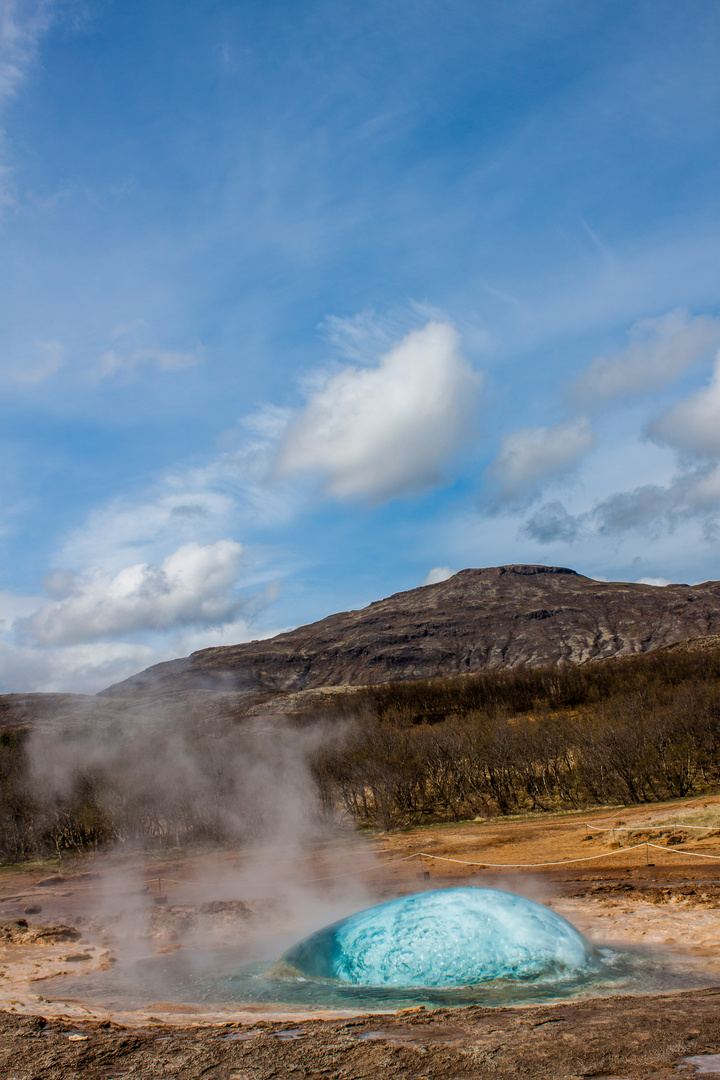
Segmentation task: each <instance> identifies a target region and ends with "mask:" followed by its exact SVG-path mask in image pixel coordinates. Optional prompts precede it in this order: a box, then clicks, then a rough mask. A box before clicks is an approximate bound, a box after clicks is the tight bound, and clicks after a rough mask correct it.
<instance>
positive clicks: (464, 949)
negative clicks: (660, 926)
mask: <svg viewBox="0 0 720 1080" xmlns="http://www.w3.org/2000/svg"><path fill="white" fill-rule="evenodd" d="M61 985H62V987H63V991H62V992H63V994H67V995H74V994H76V993H77V994H78V996H82V998H83V999H84V1000H86V1001H88V1002H89V1001H91V1000H94V1001H95V1002H96V1004H98V1005H103V1006H105V1007H108V1006H111V1007H125V1008H128V1007H129V1008H143V1007H144V1006H146V1005H147V1004H148V1003H149V1002H152V1001H157V1000H166V1001H167V1000H173V1001H177V1002H187V1003H193V1004H199V1005H204V1006H222V1005H235V1006H242V1005H247V1006H253V1007H258V1006H260V1007H267V1008H268V1009H271V1008H273V1007H286V1008H287V1007H291V1008H293V1009H297V1010H299V1011H305V1010H321V1009H342V1010H352V1011H363V1010H373V1011H377V1010H392V1009H397V1008H403V1007H407V1006H412V1005H424V1006H426V1007H443V1006H445V1007H449V1006H461V1005H471V1004H482V1005H485V1006H498V1007H500V1006H506V1005H513V1004H515V1005H525V1004H533V1003H541V1002H548V1001H553V1000H559V999H567V998H579V997H596V996H607V995H610V994H620V993H622V994H628V993H630V994H633V993H635V994H640V993H657V992H662V991H668V990H680V989H692V988H696V987H697V988H699V987H701V986H706V985H709V984H708V981H707V979H702V978H700V977H698V974H697V972H693V971H688V970H686V969H683V968H680V967H678V966H677V964H676V963H674V962H672V961H671V960H670V959H669V958H665V957H663V956H662V954H658V953H650V952H645V951H639V950H637V951H631V950H627V949H624V950H622V951H621V950H618V949H610V948H603V947H598V948H596V947H595V946H593V945H592V944H590V943H589V942H588V941H587V940H586V939H585V938H584V937H583V936H582V934H581V933H580V932H579V931H578V930H576V929H575V927H574V926H572V925H571V923H569V922H568V921H567V920H565V919H563V918H562V917H561V916H559V915H557V914H556V913H555V912H553V911H552V910H550V909H549V908H547V907H545V906H543V905H541V904H537V903H535V902H533V901H531V900H527V899H525V898H523V897H520V896H516V895H515V894H513V893H508V892H503V891H500V890H495V889H483V888H450V889H441V890H433V891H428V892H423V893H418V894H415V895H411V896H405V897H400V898H399V899H396V900H391V901H388V902H387V903H384V904H379V905H377V906H375V907H372V908H369V909H367V910H364V911H360V912H357V913H355V914H353V915H351V916H349V917H348V918H345V919H343V920H341V921H339V922H336V923H333V924H332V925H330V926H327V927H324V928H323V929H321V930H319V931H317V932H316V933H314V934H311V935H310V936H309V937H307V938H304V939H303V940H301V941H299V942H297V943H296V944H294V945H292V946H291V947H290V948H288V949H286V950H285V952H284V953H283V954H282V956H280V957H279V958H278V957H277V955H275V956H268V955H267V951H266V952H265V953H264V954H263V955H259V954H256V955H255V956H253V955H252V954H251V953H249V952H248V943H247V942H245V943H243V944H242V945H241V944H238V946H237V948H234V947H231V948H227V947H225V948H216V949H203V950H197V951H195V950H193V949H192V948H185V949H182V950H180V951H178V952H177V953H174V954H169V955H167V956H155V957H152V958H148V959H145V960H143V961H135V962H134V963H127V964H118V965H117V966H116V967H115V968H114V969H113V970H111V971H107V972H98V973H95V974H94V976H91V977H90V978H89V980H88V978H85V979H83V980H82V984H80V982H77V983H74V982H73V981H69V980H63V981H62V984H61ZM59 988H60V987H59V985H58V986H57V987H56V990H57V989H59Z"/></svg>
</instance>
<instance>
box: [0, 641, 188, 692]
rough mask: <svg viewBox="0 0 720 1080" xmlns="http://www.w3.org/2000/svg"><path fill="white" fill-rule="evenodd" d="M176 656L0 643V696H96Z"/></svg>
mask: <svg viewBox="0 0 720 1080" xmlns="http://www.w3.org/2000/svg"><path fill="white" fill-rule="evenodd" d="M177 655H178V654H177V653H176V652H173V651H169V652H167V653H160V652H157V651H156V650H155V649H152V648H150V647H149V646H147V645H137V644H127V643H125V642H121V641H116V642H106V641H99V642H98V641H96V642H93V643H92V644H81V645H65V646H60V647H57V648H52V649H48V648H42V647H38V646H34V645H28V644H21V645H19V644H17V643H16V642H9V641H0V693H31V692H35V693H52V692H55V693H72V694H96V693H97V692H98V690H102V689H104V688H105V687H106V686H110V685H111V684H112V683H115V682H119V681H120V680H121V679H126V678H128V677H129V676H130V675H134V674H135V673H136V672H138V671H141V670H143V669H144V668H146V667H149V666H150V665H151V664H158V663H160V662H161V661H162V660H170V659H172V658H173V657H175V656H177Z"/></svg>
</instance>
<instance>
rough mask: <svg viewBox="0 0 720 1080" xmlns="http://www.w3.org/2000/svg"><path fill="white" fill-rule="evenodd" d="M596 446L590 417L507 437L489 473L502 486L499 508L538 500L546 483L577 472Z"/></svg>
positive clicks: (530, 429)
mask: <svg viewBox="0 0 720 1080" xmlns="http://www.w3.org/2000/svg"><path fill="white" fill-rule="evenodd" d="M595 444H596V438H595V433H594V432H593V429H592V427H591V425H590V422H589V420H588V419H587V418H586V417H577V418H576V419H574V420H569V421H568V422H567V423H564V424H554V425H553V426H551V427H537V428H523V429H522V430H520V431H513V432H511V433H510V434H508V435H506V436H505V437H504V438H503V439H502V441H501V443H500V451H499V453H498V456H497V457H496V459H495V461H494V462H493V463H492V465H490V467H489V468H488V470H487V473H486V475H487V478H488V479H489V481H490V483H491V484H496V485H497V486H498V490H497V493H496V494H495V497H494V503H495V505H504V504H507V503H522V502H525V501H527V500H528V499H530V498H534V497H535V496H536V495H537V494H538V493H539V491H540V489H541V488H542V485H543V483H544V482H546V481H548V480H552V479H554V478H556V477H558V476H561V475H562V474H564V473H567V472H568V471H569V470H571V469H573V468H574V467H575V466H576V465H577V464H578V462H579V461H580V460H581V459H582V458H583V457H584V456H585V454H588V453H589V452H590V451H591V450H592V449H593V448H594V447H595Z"/></svg>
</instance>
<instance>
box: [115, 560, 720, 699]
mask: <svg viewBox="0 0 720 1080" xmlns="http://www.w3.org/2000/svg"><path fill="white" fill-rule="evenodd" d="M718 633H720V582H717V581H709V582H705V583H703V584H701V585H694V586H692V587H690V586H688V585H667V586H665V587H664V588H658V587H656V586H652V585H639V584H634V583H629V582H602V581H594V580H592V579H591V578H587V577H583V576H582V575H580V574H577V573H575V572H574V571H573V570H568V569H565V568H562V567H549V566H497V567H490V568H486V569H482V570H463V571H461V572H460V573H458V574H455V576H454V577H452V578H450V579H449V580H447V581H443V582H440V583H439V584H437V585H426V586H423V587H421V588H418V589H411V590H409V591H408V592H402V593H396V594H395V595H393V596H390V597H388V598H387V599H385V600H378V601H376V602H375V603H373V604H370V605H369V606H368V607H366V608H363V609H361V610H359V611H347V612H342V613H341V614H338V615H331V616H329V617H328V618H326V619H322V620H321V621H320V622H316V623H312V624H310V625H309V626H301V627H299V628H298V629H296V630H292V631H289V632H288V633H284V634H278V635H277V636H276V637H274V638H269V639H267V640H264V641H251V642H248V643H246V644H242V645H230V646H224V647H219V648H212V649H202V650H201V651H199V652H196V653H193V654H192V655H191V656H189V657H187V658H185V659H181V660H173V661H170V662H169V663H165V664H158V665H156V666H155V667H152V668H148V669H147V670H146V671H144V672H141V673H140V674H139V675H135V676H133V677H132V678H131V679H126V680H125V681H124V682H121V683H117V684H116V685H115V686H111V687H109V688H108V689H107V690H104V691H102V694H103V695H104V696H106V697H125V698H127V697H133V696H145V695H148V694H153V695H154V694H167V693H169V692H178V691H187V690H204V689H205V690H234V691H250V692H255V693H257V692H260V693H262V692H273V691H284V692H288V691H290V692H293V691H298V690H304V689H310V688H315V687H324V686H340V685H353V686H358V685H375V684H377V683H382V682H387V681H393V680H409V679H425V678H432V677H434V676H438V675H453V674H459V673H466V672H473V671H489V670H498V669H502V668H508V667H517V666H519V665H523V664H526V665H529V666H533V667H535V666H540V665H546V664H572V663H575V664H580V663H584V662H586V661H589V660H595V659H601V658H604V657H610V656H630V655H633V654H637V653H644V652H648V651H649V650H651V649H658V648H663V647H665V646H668V645H672V644H673V643H675V642H680V641H684V640H686V639H687V638H693V637H702V636H704V635H712V634H718Z"/></svg>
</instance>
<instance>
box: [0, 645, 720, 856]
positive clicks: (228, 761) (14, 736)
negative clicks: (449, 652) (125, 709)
mask: <svg viewBox="0 0 720 1080" xmlns="http://www.w3.org/2000/svg"><path fill="white" fill-rule="evenodd" d="M177 724H179V721H177V722H170V723H169V724H168V723H164V724H161V725H160V726H158V727H153V726H152V725H150V724H149V725H147V726H146V728H145V729H144V730H143V731H142V732H133V733H131V734H130V735H126V736H123V737H119V736H117V735H115V736H113V737H111V736H109V735H108V736H106V737H105V744H103V742H102V739H100V738H99V737H97V736H96V737H95V738H94V739H93V742H92V744H91V745H89V746H88V745H86V744H84V743H83V742H82V740H80V741H77V742H76V743H75V745H74V746H72V747H70V748H66V755H65V766H64V768H63V769H62V770H61V773H62V775H61V777H60V779H58V776H59V773H58V765H57V759H58V753H59V752H58V750H57V747H56V748H53V747H50V748H47V747H46V748H45V750H44V751H43V749H42V741H40V742H38V740H36V739H34V738H33V737H32V736H31V735H29V734H28V733H27V732H5V733H2V734H0V859H2V860H4V861H15V860H19V859H25V858H30V857H34V856H37V855H43V854H49V853H55V854H60V855H62V854H63V853H65V852H68V851H82V850H86V849H88V848H93V847H98V846H102V845H106V844H111V843H126V842H132V843H136V844H141V845H147V844H152V845H159V846H163V845H170V844H172V845H180V846H182V845H184V844H188V843H197V842H213V843H227V842H233V843H235V842H238V841H240V842H244V841H246V840H249V839H253V838H254V837H256V836H257V835H259V834H260V833H262V831H263V829H267V828H268V827H269V825H268V822H271V821H274V822H275V824H276V825H278V826H279V827H282V820H283V817H285V818H287V817H288V816H293V817H294V818H296V819H297V818H301V817H303V816H307V817H312V816H313V815H314V816H316V817H317V818H318V820H320V819H323V818H324V819H325V820H326V821H333V820H336V819H337V818H338V817H344V818H346V819H348V818H349V819H352V820H354V821H356V822H358V823H359V824H362V825H366V826H371V827H379V828H381V829H385V830H388V829H392V828H397V827H402V826H406V825H412V824H418V823H424V822H432V821H443V820H446V821H447V820H462V819H466V818H474V817H479V816H482V817H489V816H493V815H505V814H511V813H519V812H525V811H528V812H531V811H537V812H542V811H550V810H558V809H578V808H582V807H584V806H593V805H607V804H615V803H641V802H656V801H661V800H663V799H671V798H682V797H684V796H687V795H690V794H692V793H694V792H703V791H708V790H711V789H713V787H715V786H716V785H717V784H718V783H720V650H716V651H705V652H701V651H698V652H692V651H686V650H680V649H675V650H669V651H661V652H655V653H650V654H645V655H642V656H638V657H631V658H627V659H622V660H613V661H603V662H597V663H590V664H585V665H583V666H579V667H566V668H557V667H552V668H519V669H512V670H509V671H502V672H486V673H480V674H475V675H465V676H455V677H452V678H445V679H434V680H421V681H416V682H406V683H387V684H384V685H381V686H376V687H367V688H362V689H358V690H349V691H348V692H347V693H344V694H334V695H332V696H331V697H330V696H329V697H328V698H327V699H322V698H321V699H320V700H319V701H318V700H314V701H313V704H312V705H311V706H309V707H307V708H306V709H305V710H304V711H302V712H298V713H296V714H294V715H293V716H291V717H289V718H287V720H286V721H285V722H284V723H283V724H282V725H279V726H277V727H276V728H273V727H272V725H270V726H269V727H268V726H266V727H265V728H263V731H264V732H265V734H264V735H263V739H264V742H263V743H262V745H260V744H259V743H258V736H257V735H256V734H254V733H253V732H252V731H251V730H250V729H249V728H248V727H247V724H246V721H245V720H244V719H243V717H242V716H241V715H238V716H237V718H236V723H235V725H234V726H231V727H230V728H229V729H227V730H224V731H223V732H222V734H218V733H215V735H213V734H212V733H208V731H207V730H200V731H190V732H184V733H181V729H180V728H179V727H178V726H177ZM39 758H40V759H41V766H39V765H38V759H39ZM42 762H44V764H42ZM43 769H44V771H43ZM291 791H292V792H294V795H293V796H292V798H291V796H290V792H291Z"/></svg>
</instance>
